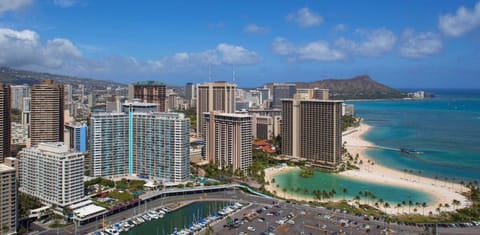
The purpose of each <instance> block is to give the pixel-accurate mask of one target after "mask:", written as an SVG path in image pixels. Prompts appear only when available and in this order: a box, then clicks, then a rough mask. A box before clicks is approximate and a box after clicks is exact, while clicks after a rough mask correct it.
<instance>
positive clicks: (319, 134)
mask: <svg viewBox="0 0 480 235" xmlns="http://www.w3.org/2000/svg"><path fill="white" fill-rule="evenodd" d="M342 103H343V102H342V101H336V100H331V101H325V100H315V99H301V98H299V97H296V98H294V99H284V100H282V132H281V136H282V153H283V154H285V155H287V156H291V157H295V158H301V159H306V160H308V161H311V162H312V163H313V164H317V165H319V166H322V167H326V168H337V167H338V166H339V164H340V163H341V147H342V128H341V115H342Z"/></svg>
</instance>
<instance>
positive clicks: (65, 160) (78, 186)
mask: <svg viewBox="0 0 480 235" xmlns="http://www.w3.org/2000/svg"><path fill="white" fill-rule="evenodd" d="M20 156H21V159H22V160H21V161H20V169H21V171H20V188H19V190H20V191H21V192H24V193H26V194H29V195H32V196H34V197H37V198H38V199H40V201H42V202H43V203H47V204H55V205H58V206H60V207H64V206H66V205H70V204H72V203H75V202H77V201H79V200H82V199H83V198H84V185H83V173H84V155H83V153H81V152H74V151H71V150H69V149H68V148H67V147H66V146H65V145H64V144H63V143H62V142H53V143H39V144H38V145H37V146H34V147H30V148H24V149H23V150H22V151H21V152H20Z"/></svg>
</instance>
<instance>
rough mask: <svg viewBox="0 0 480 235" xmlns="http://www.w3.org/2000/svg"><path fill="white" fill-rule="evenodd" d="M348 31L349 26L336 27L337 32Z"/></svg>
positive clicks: (340, 25)
mask: <svg viewBox="0 0 480 235" xmlns="http://www.w3.org/2000/svg"><path fill="white" fill-rule="evenodd" d="M346 29H347V26H346V25H344V24H337V25H336V26H335V30H337V31H344V30H346Z"/></svg>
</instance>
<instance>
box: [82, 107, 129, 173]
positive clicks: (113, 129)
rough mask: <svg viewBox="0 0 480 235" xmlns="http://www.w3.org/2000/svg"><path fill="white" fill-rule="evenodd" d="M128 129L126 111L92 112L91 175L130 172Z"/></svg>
mask: <svg viewBox="0 0 480 235" xmlns="http://www.w3.org/2000/svg"><path fill="white" fill-rule="evenodd" d="M128 131H129V118H128V115H126V114H125V113H92V116H91V117H90V128H89V132H90V133H89V138H90V141H89V144H88V147H89V150H90V151H89V152H90V156H89V157H90V175H91V176H93V177H98V176H105V177H110V176H124V175H127V174H128V148H129V144H128V138H129V136H128Z"/></svg>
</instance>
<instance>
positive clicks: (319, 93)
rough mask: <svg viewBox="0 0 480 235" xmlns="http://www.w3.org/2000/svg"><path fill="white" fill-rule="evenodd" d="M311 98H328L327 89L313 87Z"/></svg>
mask: <svg viewBox="0 0 480 235" xmlns="http://www.w3.org/2000/svg"><path fill="white" fill-rule="evenodd" d="M313 99H317V100H329V99H330V98H329V92H328V89H320V88H314V89H313Z"/></svg>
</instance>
